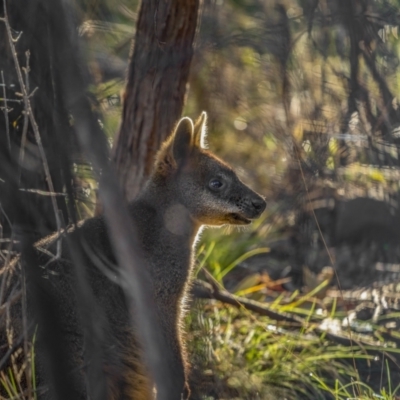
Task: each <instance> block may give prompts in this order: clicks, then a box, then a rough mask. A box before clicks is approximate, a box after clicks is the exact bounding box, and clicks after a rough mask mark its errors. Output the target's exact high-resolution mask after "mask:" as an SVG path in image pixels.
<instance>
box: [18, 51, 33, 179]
mask: <svg viewBox="0 0 400 400" xmlns="http://www.w3.org/2000/svg"><path fill="white" fill-rule="evenodd" d="M25 55H26V67H25V68H24V72H25V88H26V92H27V93H29V71H30V67H29V58H30V52H29V50H28V51H27V52H26V53H25ZM28 123H29V114H28V112H27V110H25V111H24V126H23V128H22V138H21V149H20V151H19V160H18V161H19V162H18V165H19V166H18V169H19V171H18V182H20V181H21V173H22V162H23V161H24V156H25V146H26V136H27V133H28Z"/></svg>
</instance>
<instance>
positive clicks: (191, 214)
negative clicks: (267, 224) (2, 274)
mask: <svg viewBox="0 0 400 400" xmlns="http://www.w3.org/2000/svg"><path fill="white" fill-rule="evenodd" d="M205 124H206V114H205V113H203V114H202V115H201V116H200V118H199V119H198V120H197V121H196V123H195V124H194V125H193V123H192V121H191V120H190V119H189V118H183V119H182V120H181V121H180V122H179V123H178V125H177V127H176V129H175V131H174V133H173V134H172V135H171V136H170V137H169V138H168V140H167V141H166V142H165V143H164V144H163V145H162V148H161V150H160V151H159V153H158V155H157V158H156V162H155V168H154V173H153V175H152V176H151V178H150V179H149V181H148V182H147V184H146V186H145V187H144V189H143V191H142V192H141V193H140V194H139V196H138V197H137V198H136V199H135V200H134V201H133V202H132V203H131V205H130V213H131V216H132V220H133V223H134V224H135V228H136V230H137V232H138V234H139V238H140V244H141V246H142V250H143V253H144V256H145V258H146V261H147V264H148V266H149V271H150V274H151V278H152V281H153V287H154V292H153V293H152V295H153V297H154V299H155V306H156V309H157V316H158V318H159V323H160V324H161V329H162V333H163V336H164V338H165V341H166V343H167V345H168V347H169V349H170V351H171V352H172V355H173V356H172V357H171V365H170V366H169V367H170V368H171V371H173V374H174V387H175V388H176V393H175V394H174V397H173V398H171V400H181V398H182V396H185V397H184V398H187V396H188V393H189V389H188V383H187V376H188V370H189V362H188V360H187V355H186V351H185V346H184V343H185V339H184V332H183V328H182V324H183V322H182V321H183V317H184V315H185V312H186V311H185V303H186V297H187V292H188V287H189V282H190V275H191V271H192V265H193V251H192V249H193V245H194V243H195V239H196V236H197V235H198V233H199V230H200V228H201V227H202V226H203V225H214V226H220V225H224V224H235V225H245V224H248V223H250V221H251V220H252V219H254V218H258V217H259V216H260V214H261V213H262V212H263V210H264V208H265V202H264V200H263V199H262V198H261V197H260V196H259V195H258V194H256V193H255V192H253V191H252V190H251V189H249V188H248V187H247V186H245V185H244V184H243V183H242V182H241V181H240V180H239V178H238V177H237V176H236V174H235V173H234V172H233V170H232V169H231V168H230V167H229V166H228V165H227V164H226V163H224V162H222V161H221V160H219V159H218V158H217V157H215V156H214V155H213V154H211V153H210V152H209V151H207V150H205V149H204V148H203V146H204V143H203V142H204V133H205ZM78 233H79V234H80V235H81V237H83V238H84V239H85V241H86V247H87V248H88V249H89V251H88V254H87V256H86V259H85V266H86V270H87V275H88V279H89V284H90V286H91V288H92V290H93V293H94V295H95V297H96V302H97V304H98V306H99V309H101V310H102V311H103V312H104V314H105V316H106V319H107V329H108V330H107V332H106V333H105V335H104V340H103V341H104V343H103V346H102V347H103V348H104V358H105V359H104V372H105V374H106V376H107V380H108V382H109V384H108V386H109V397H110V399H115V400H117V399H122V398H123V399H131V400H150V399H153V398H154V396H153V390H152V385H151V383H150V379H149V377H148V374H147V372H146V370H145V368H144V366H143V362H142V360H141V348H140V345H139V344H138V342H137V340H136V335H135V332H134V331H133V330H132V327H131V324H130V316H129V312H128V310H127V308H126V303H125V299H124V296H123V292H122V289H121V288H120V286H119V285H118V284H117V283H116V282H113V281H111V280H110V279H109V278H107V277H106V276H105V275H104V273H103V272H102V271H100V269H101V268H98V266H99V261H98V260H99V259H102V260H106V264H111V265H115V264H116V261H115V256H114V254H113V250H112V248H111V245H110V240H109V237H108V233H107V229H106V226H105V222H104V220H103V218H102V217H96V218H92V219H89V220H87V221H86V222H85V223H84V224H83V226H82V227H81V228H79V229H78ZM63 259H64V261H62V262H60V261H57V262H55V263H52V264H50V265H49V268H50V269H53V270H57V271H58V272H59V274H58V275H52V276H51V277H50V279H49V291H51V292H52V293H53V296H54V298H55V299H57V302H58V306H59V312H60V315H62V316H63V318H62V319H63V321H64V324H65V330H66V331H68V332H74V333H75V335H74V336H73V337H72V339H71V346H70V352H71V353H72V354H77V355H78V354H82V349H83V334H82V328H81V326H80V322H79V321H78V318H77V313H76V308H77V304H76V301H75V300H71V299H74V296H75V294H74V285H75V284H74V278H73V276H72V275H71V274H70V272H69V271H70V270H71V268H68V267H70V261H68V260H69V259H70V256H69V254H68V249H67V248H64V249H63ZM114 268H115V267H114ZM103 269H104V266H103ZM77 358H79V357H77ZM86 361H87V360H86ZM89 361H90V360H89ZM77 380H78V381H79V380H82V377H77ZM82 387H84V385H83V384H82V382H81V383H78V384H77V388H82ZM77 391H78V392H80V395H81V394H82V393H81V391H82V389H77ZM82 397H84V394H83V395H82Z"/></svg>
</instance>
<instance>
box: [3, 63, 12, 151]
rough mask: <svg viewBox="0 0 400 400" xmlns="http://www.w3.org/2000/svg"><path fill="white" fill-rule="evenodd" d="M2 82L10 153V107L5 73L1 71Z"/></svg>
mask: <svg viewBox="0 0 400 400" xmlns="http://www.w3.org/2000/svg"><path fill="white" fill-rule="evenodd" d="M1 82H2V85H3V101H4V119H5V120H6V135H7V144H8V151H11V140H10V127H9V126H8V106H7V93H6V82H5V80H4V74H3V71H1Z"/></svg>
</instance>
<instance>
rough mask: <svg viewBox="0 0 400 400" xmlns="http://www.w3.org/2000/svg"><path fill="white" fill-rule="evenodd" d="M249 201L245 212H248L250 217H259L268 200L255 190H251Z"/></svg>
mask: <svg viewBox="0 0 400 400" xmlns="http://www.w3.org/2000/svg"><path fill="white" fill-rule="evenodd" d="M247 203H248V208H247V209H246V210H245V212H246V211H247V212H248V218H249V219H257V218H258V217H260V216H261V214H262V213H263V212H264V210H265V208H266V207H267V203H266V201H265V200H264V199H263V198H262V197H261V196H260V195H259V194H257V193H255V192H253V191H251V194H250V195H249V198H248V201H247Z"/></svg>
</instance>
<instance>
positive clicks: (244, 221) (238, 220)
mask: <svg viewBox="0 0 400 400" xmlns="http://www.w3.org/2000/svg"><path fill="white" fill-rule="evenodd" d="M229 216H230V217H231V218H230V219H231V224H234V225H248V224H251V219H249V218H246V217H244V216H243V215H240V214H236V213H232V214H229Z"/></svg>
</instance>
